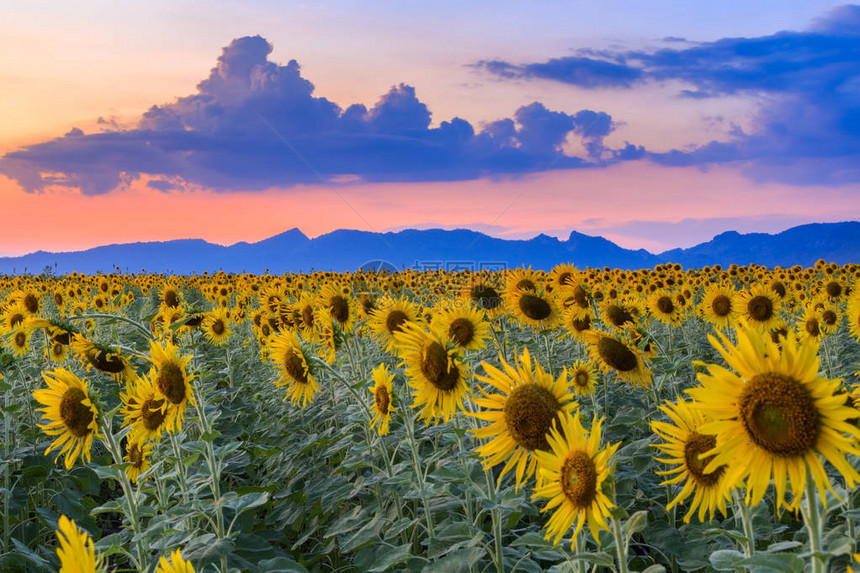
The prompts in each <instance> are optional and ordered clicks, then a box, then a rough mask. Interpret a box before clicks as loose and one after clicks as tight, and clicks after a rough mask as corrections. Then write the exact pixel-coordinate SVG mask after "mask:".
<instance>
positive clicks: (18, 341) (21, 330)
mask: <svg viewBox="0 0 860 573" xmlns="http://www.w3.org/2000/svg"><path fill="white" fill-rule="evenodd" d="M31 332H32V331H31V330H30V329H29V328H26V327H24V326H20V327H18V328H16V329H15V330H13V331H11V332H10V333H9V334H7V335H6V338H7V340H8V343H9V348H11V349H12V352H13V353H15V356H23V355H24V354H26V353H27V352H28V351H29V350H30V333H31Z"/></svg>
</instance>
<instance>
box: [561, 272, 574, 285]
mask: <svg viewBox="0 0 860 573" xmlns="http://www.w3.org/2000/svg"><path fill="white" fill-rule="evenodd" d="M571 279H573V275H572V274H570V273H569V272H567V271H565V272H563V273H561V274H560V275H558V284H560V285H565V284H567V281H569V280H571Z"/></svg>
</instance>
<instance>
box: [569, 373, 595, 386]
mask: <svg viewBox="0 0 860 573" xmlns="http://www.w3.org/2000/svg"><path fill="white" fill-rule="evenodd" d="M589 380H591V376H589V375H588V373H587V372H583V371H582V370H580V371H579V372H577V373H576V375H575V376H574V377H573V383H574V384H576V385H577V386H579V387H580V388H585V387H586V386H588V382H589Z"/></svg>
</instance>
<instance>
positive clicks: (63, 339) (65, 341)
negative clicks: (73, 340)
mask: <svg viewBox="0 0 860 573" xmlns="http://www.w3.org/2000/svg"><path fill="white" fill-rule="evenodd" d="M70 337H71V334H70V333H69V332H68V331H64V332H58V333H57V334H55V335H54V336H53V338H52V340H53V341H54V342H57V343H59V344H62V345H65V346H68V345H69V338H70Z"/></svg>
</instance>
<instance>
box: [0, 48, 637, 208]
mask: <svg viewBox="0 0 860 573" xmlns="http://www.w3.org/2000/svg"><path fill="white" fill-rule="evenodd" d="M271 51H272V46H271V45H270V44H269V43H268V42H267V41H266V40H265V39H264V38H262V37H260V36H252V37H244V38H238V39H236V40H234V41H233V42H232V43H231V44H230V45H229V46H227V47H225V48H224V49H223V51H222V53H221V56H220V57H219V58H218V60H217V63H216V66H215V67H214V68H212V70H211V71H210V73H209V76H208V77H207V78H205V79H204V80H203V81H201V82H200V83H199V84H198V85H197V90H196V92H195V93H194V94H192V95H189V96H186V97H181V98H178V99H177V100H176V101H174V102H172V103H168V104H164V105H154V106H152V107H151V108H150V109H149V110H147V111H146V112H145V113H144V114H143V115H142V116H141V117H140V118H139V120H138V121H137V123H136V125H133V126H131V127H125V128H124V127H122V126H119V125H117V124H116V122H113V121H112V120H111V121H107V120H105V121H104V125H105V126H107V128H105V129H103V130H102V131H101V132H99V133H91V134H85V133H83V131H81V130H80V129H78V128H75V129H72V130H71V131H69V132H68V133H67V134H66V135H65V136H63V137H58V138H55V139H52V140H50V141H45V142H42V143H38V144H35V145H30V146H27V147H24V148H21V149H18V150H16V151H13V152H10V153H7V154H6V155H5V156H3V157H2V158H0V173H3V174H5V175H7V176H9V177H11V178H13V179H15V180H16V181H17V182H18V183H19V184H20V185H21V186H22V187H23V188H24V189H25V190H26V191H28V192H39V191H43V190H45V189H46V188H48V187H51V186H65V187H74V188H78V189H80V191H81V192H82V193H84V194H87V195H98V194H104V193H109V192H111V191H112V190H115V189H117V188H121V187H122V186H124V185H128V184H129V183H131V182H133V181H135V180H136V179H139V178H141V177H143V176H145V177H146V179H147V185H148V186H149V187H151V188H153V189H157V190H161V191H165V192H176V191H182V190H183V189H186V188H187V186H188V185H192V186H202V187H206V188H211V189H216V190H222V191H230V190H261V189H266V188H269V187H275V186H278V187H289V186H292V185H297V184H302V183H319V182H320V180H321V179H322V180H324V181H328V182H331V183H333V184H337V183H338V182H341V181H353V180H360V181H431V180H443V181H444V180H461V179H473V178H478V177H482V176H486V175H493V174H516V173H528V172H533V171H540V170H546V169H564V168H577V167H588V166H598V165H607V164H610V163H614V162H617V161H622V160H626V159H632V158H638V157H635V153H634V154H631V153H630V149H634V150H635V149H636V148H635V147H633V146H631V145H629V144H628V145H627V146H626V147H625V148H622V149H618V150H614V149H607V148H606V147H605V146H604V143H603V140H604V138H605V137H606V136H607V135H608V134H609V133H611V132H612V131H613V130H614V129H615V123H614V122H613V120H612V117H610V116H609V115H608V114H606V113H604V112H600V111H592V110H580V111H578V112H576V113H573V114H568V113H565V112H561V111H552V110H549V109H547V108H546V107H545V106H544V105H543V104H541V103H538V102H535V103H533V104H530V105H527V106H523V107H521V108H520V109H519V110H516V112H515V113H514V114H513V117H511V118H504V119H501V120H499V121H496V122H493V123H490V124H489V125H486V126H483V128H482V129H480V130H476V129H475V127H473V126H472V125H471V124H470V123H469V122H468V121H466V120H463V119H461V118H456V117H455V118H453V119H450V120H448V121H442V122H440V123H439V126H438V127H430V126H431V125H432V115H431V111H430V110H429V109H428V107H427V105H426V104H425V103H423V102H421V101H420V99H419V98H418V95H417V94H416V91H415V88H414V87H412V86H408V85H405V84H400V85H398V86H394V87H392V88H391V90H390V91H389V92H388V93H386V94H384V95H382V97H380V99H379V101H378V102H377V103H376V104H375V105H373V106H372V107H371V108H370V109H368V108H367V107H366V106H364V105H361V104H355V105H351V106H348V107H347V108H346V109H341V108H340V106H338V105H337V104H335V103H334V102H332V101H329V100H328V99H326V98H325V97H320V96H317V95H315V94H314V86H313V84H312V83H311V82H310V81H308V80H307V79H306V78H304V77H303V76H302V70H301V68H300V66H299V64H298V62H296V61H295V60H291V61H289V62H288V63H287V64H285V65H281V64H278V63H275V62H272V61H269V55H270V53H271ZM571 139H579V140H581V142H582V144H583V147H584V148H585V149H586V154H587V157H573V156H569V155H566V154H565V150H564V149H565V146H564V144H565V143H566V142H568V141H570V140H571ZM639 156H640V157H641V154H640V155H639Z"/></svg>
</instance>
